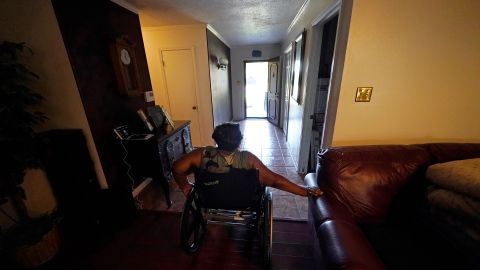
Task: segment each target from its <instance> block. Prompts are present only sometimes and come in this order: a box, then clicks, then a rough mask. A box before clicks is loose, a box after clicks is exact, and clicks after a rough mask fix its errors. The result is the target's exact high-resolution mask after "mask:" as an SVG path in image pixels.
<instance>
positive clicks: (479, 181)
mask: <svg viewBox="0 0 480 270" xmlns="http://www.w3.org/2000/svg"><path fill="white" fill-rule="evenodd" d="M426 177H427V179H428V180H430V181H432V183H434V184H436V185H438V186H440V187H443V188H445V189H449V190H453V191H456V192H458V193H462V194H465V195H468V196H470V197H472V198H474V199H476V200H480V158H472V159H464V160H455V161H450V162H445V163H438V164H433V165H431V166H430V167H428V169H427V173H426Z"/></svg>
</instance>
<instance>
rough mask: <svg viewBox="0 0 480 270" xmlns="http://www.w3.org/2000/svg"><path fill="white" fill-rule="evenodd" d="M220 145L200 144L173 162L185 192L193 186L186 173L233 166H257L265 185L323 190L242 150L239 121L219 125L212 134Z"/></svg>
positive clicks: (302, 191)
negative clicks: (299, 181)
mask: <svg viewBox="0 0 480 270" xmlns="http://www.w3.org/2000/svg"><path fill="white" fill-rule="evenodd" d="M212 138H213V139H214V140H215V142H216V143H217V146H218V147H212V146H207V147H203V148H197V149H195V150H193V151H192V152H190V153H188V154H186V155H184V156H183V157H182V158H180V159H178V160H177V161H176V162H175V163H174V164H173V170H172V171H173V176H174V178H175V181H176V182H177V184H178V186H179V187H180V188H181V190H182V191H183V194H185V196H187V195H188V193H189V192H190V189H191V187H192V186H191V184H190V183H189V182H188V180H187V176H188V175H189V174H191V173H192V172H193V171H194V170H195V169H205V170H207V171H209V172H213V173H224V172H228V170H229V169H230V168H237V169H258V172H259V181H260V184H261V185H262V186H268V187H273V188H277V189H281V190H283V191H286V192H290V193H293V194H296V195H300V196H311V197H318V196H321V195H322V194H323V192H322V191H321V190H320V189H319V188H317V187H307V186H301V185H297V184H295V183H292V182H290V181H289V180H288V179H286V178H285V177H283V176H281V175H279V174H277V173H275V172H272V171H271V170H269V169H268V168H267V167H266V166H265V165H264V164H263V163H262V161H261V160H260V159H258V157H256V156H255V155H254V154H252V153H250V152H248V151H239V150H238V147H239V146H240V143H241V142H242V139H243V135H242V133H241V131H240V126H239V124H237V123H224V124H221V125H218V126H217V127H216V128H215V130H214V132H213V135H212Z"/></svg>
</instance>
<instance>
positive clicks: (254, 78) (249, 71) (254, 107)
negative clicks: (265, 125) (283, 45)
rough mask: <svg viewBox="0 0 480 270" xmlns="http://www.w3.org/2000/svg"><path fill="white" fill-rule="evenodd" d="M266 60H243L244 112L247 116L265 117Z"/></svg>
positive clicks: (266, 90) (266, 89)
mask: <svg viewBox="0 0 480 270" xmlns="http://www.w3.org/2000/svg"><path fill="white" fill-rule="evenodd" d="M267 92H268V62H266V61H262V62H245V112H246V117H247V118H252V117H255V118H266V117H267Z"/></svg>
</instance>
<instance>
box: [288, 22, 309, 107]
mask: <svg viewBox="0 0 480 270" xmlns="http://www.w3.org/2000/svg"><path fill="white" fill-rule="evenodd" d="M305 38H306V31H303V33H301V34H300V35H299V36H298V37H297V38H296V39H295V41H294V42H293V43H292V49H293V68H292V72H293V74H292V78H293V79H292V92H291V93H292V95H291V97H292V98H293V99H294V100H295V101H296V102H297V103H298V104H299V105H300V104H301V100H302V78H303V58H304V55H305Z"/></svg>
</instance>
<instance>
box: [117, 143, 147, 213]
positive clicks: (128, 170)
mask: <svg viewBox="0 0 480 270" xmlns="http://www.w3.org/2000/svg"><path fill="white" fill-rule="evenodd" d="M120 144H121V145H122V147H123V150H124V151H125V156H123V159H122V161H123V163H125V165H127V176H128V178H129V179H130V182H131V184H132V188H131V191H132V193H133V191H134V190H135V189H134V188H133V187H134V185H135V179H134V178H133V176H132V175H131V174H130V170H131V169H132V165H131V164H130V163H128V162H127V156H128V149H127V147H126V146H125V144H123V139H120ZM133 199H134V200H135V205H136V206H137V208H138V209H142V208H143V201H142V200H140V199H139V198H138V196H135V197H134V198H133Z"/></svg>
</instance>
